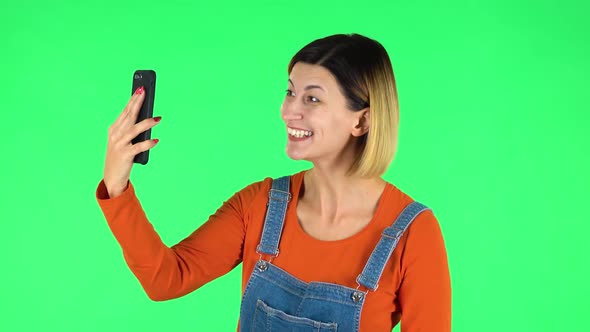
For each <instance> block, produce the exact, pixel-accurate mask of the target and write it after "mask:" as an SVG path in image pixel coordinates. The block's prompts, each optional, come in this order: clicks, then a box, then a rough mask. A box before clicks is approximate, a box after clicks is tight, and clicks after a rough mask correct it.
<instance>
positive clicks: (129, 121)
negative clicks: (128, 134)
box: [122, 90, 145, 128]
mask: <svg viewBox="0 0 590 332" xmlns="http://www.w3.org/2000/svg"><path fill="white" fill-rule="evenodd" d="M144 99H145V91H144V90H141V91H140V93H139V94H138V95H137V98H134V99H133V100H132V101H131V102H130V103H129V109H128V111H127V116H126V117H125V118H124V119H123V121H122V123H123V126H124V128H129V127H131V126H133V125H134V124H135V123H136V122H137V115H138V114H139V110H140V109H141V105H142V104H143V100H144Z"/></svg>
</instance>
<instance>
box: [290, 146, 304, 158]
mask: <svg viewBox="0 0 590 332" xmlns="http://www.w3.org/2000/svg"><path fill="white" fill-rule="evenodd" d="M286 152H287V157H289V158H291V159H293V160H307V158H306V155H305V153H302V151H291V150H290V149H289V148H287V151H286Z"/></svg>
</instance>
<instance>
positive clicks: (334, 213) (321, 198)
mask: <svg viewBox="0 0 590 332" xmlns="http://www.w3.org/2000/svg"><path fill="white" fill-rule="evenodd" d="M346 171H347V168H342V167H322V166H321V165H314V167H313V168H312V169H310V170H309V171H307V172H305V175H304V178H303V186H304V188H303V194H302V197H300V199H302V198H303V197H304V199H305V202H307V204H308V205H309V206H311V207H312V208H313V209H314V210H316V211H317V212H318V213H319V214H320V215H321V216H324V217H326V219H328V220H338V219H340V217H342V216H347V215H350V214H353V213H354V211H359V210H365V209H367V208H369V209H372V208H374V207H373V206H367V204H373V203H372V202H375V200H376V199H378V198H379V196H380V195H381V193H382V192H383V189H384V187H385V181H383V179H381V178H380V177H374V178H361V177H358V176H351V175H347V174H346Z"/></svg>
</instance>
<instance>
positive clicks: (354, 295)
mask: <svg viewBox="0 0 590 332" xmlns="http://www.w3.org/2000/svg"><path fill="white" fill-rule="evenodd" d="M362 299H363V293H361V292H354V293H352V301H353V302H354V303H359V302H360V301H361V300H362Z"/></svg>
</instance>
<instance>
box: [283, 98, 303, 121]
mask: <svg viewBox="0 0 590 332" xmlns="http://www.w3.org/2000/svg"><path fill="white" fill-rule="evenodd" d="M281 118H283V121H285V122H288V121H292V120H301V119H303V111H302V109H301V107H297V105H296V103H295V102H289V101H287V100H285V101H284V102H283V105H282V106H281Z"/></svg>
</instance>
